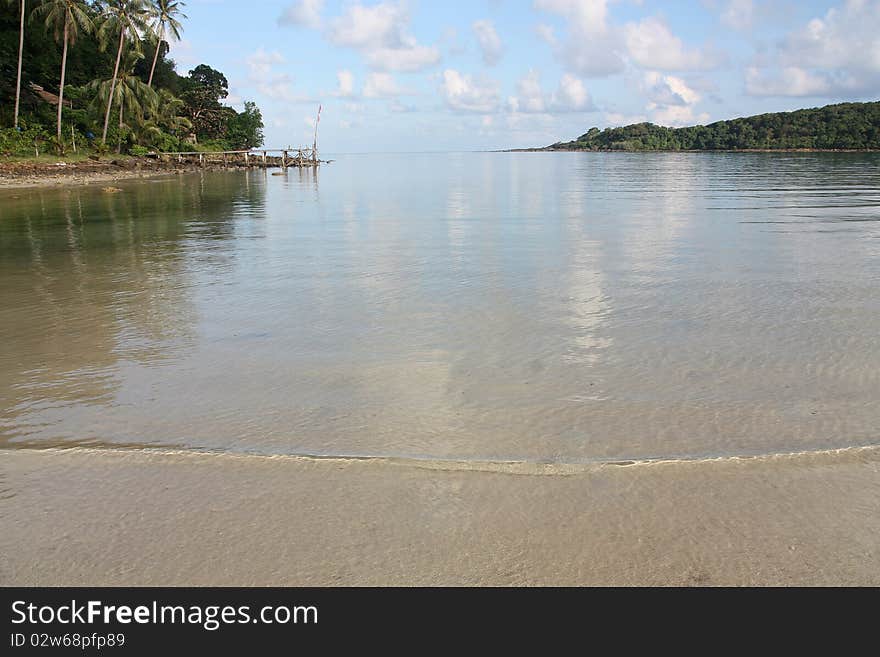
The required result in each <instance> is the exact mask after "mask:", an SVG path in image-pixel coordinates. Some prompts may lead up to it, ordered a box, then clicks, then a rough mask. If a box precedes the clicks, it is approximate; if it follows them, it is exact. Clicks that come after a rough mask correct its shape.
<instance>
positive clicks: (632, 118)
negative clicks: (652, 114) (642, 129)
mask: <svg viewBox="0 0 880 657" xmlns="http://www.w3.org/2000/svg"><path fill="white" fill-rule="evenodd" d="M647 120H648V117H647V116H645V115H644V114H622V113H620V112H606V113H605V123H607V124H608V126H609V127H610V128H617V127H620V126H625V125H633V124H634V123H644V122H645V121H647Z"/></svg>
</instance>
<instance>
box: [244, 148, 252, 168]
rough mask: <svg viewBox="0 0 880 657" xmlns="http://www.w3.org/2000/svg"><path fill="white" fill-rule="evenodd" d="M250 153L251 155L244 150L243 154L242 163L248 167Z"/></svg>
mask: <svg viewBox="0 0 880 657" xmlns="http://www.w3.org/2000/svg"><path fill="white" fill-rule="evenodd" d="M250 155H251V154H250V153H248V152H247V151H245V154H244V165H245V166H246V167H249V166H250V165H251V158H250Z"/></svg>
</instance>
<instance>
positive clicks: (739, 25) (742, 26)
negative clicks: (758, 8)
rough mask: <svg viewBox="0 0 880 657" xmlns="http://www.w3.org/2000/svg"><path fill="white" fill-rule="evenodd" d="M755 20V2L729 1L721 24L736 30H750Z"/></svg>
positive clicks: (722, 15) (751, 0)
mask: <svg viewBox="0 0 880 657" xmlns="http://www.w3.org/2000/svg"><path fill="white" fill-rule="evenodd" d="M754 20H755V2H754V0H729V1H728V3H727V7H726V8H725V9H724V11H723V12H722V13H721V22H722V23H724V24H725V25H727V26H728V27H731V28H733V29H735V30H748V29H750V28H751V27H752V23H753V22H754Z"/></svg>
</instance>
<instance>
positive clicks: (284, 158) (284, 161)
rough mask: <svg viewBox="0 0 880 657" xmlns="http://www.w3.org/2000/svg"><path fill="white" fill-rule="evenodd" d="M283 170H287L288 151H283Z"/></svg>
mask: <svg viewBox="0 0 880 657" xmlns="http://www.w3.org/2000/svg"><path fill="white" fill-rule="evenodd" d="M281 168H282V169H286V168H287V151H281Z"/></svg>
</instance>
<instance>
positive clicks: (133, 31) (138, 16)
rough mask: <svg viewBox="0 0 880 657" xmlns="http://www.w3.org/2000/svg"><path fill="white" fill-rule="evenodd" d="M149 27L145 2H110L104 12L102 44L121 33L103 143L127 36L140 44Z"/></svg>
mask: <svg viewBox="0 0 880 657" xmlns="http://www.w3.org/2000/svg"><path fill="white" fill-rule="evenodd" d="M146 27H147V21H146V8H145V6H144V0H108V2H107V7H106V8H105V10H104V20H103V22H102V23H101V28H100V30H99V32H98V35H99V38H100V39H101V42H102V43H103V44H104V45H105V47H106V45H107V44H108V42H109V37H110V36H111V35H115V34H116V33H117V32H118V33H119V49H118V50H117V52H116V65H115V67H114V69H113V80H112V82H111V84H110V91H109V93H108V95H107V112H106V114H105V115H104V132H103V133H102V135H101V143H103V144H106V143H107V128H108V127H109V125H110V109H111V107H112V106H113V99H114V96H115V87H116V79H117V77H118V76H119V63H120V61H121V60H122V49H123V47H124V46H125V39H126V36H127V37H128V38H129V40H131V41H132V42H133V43H138V41H137V39H138V35H139V34H140V32H142V31H144V30H145V29H146Z"/></svg>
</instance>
